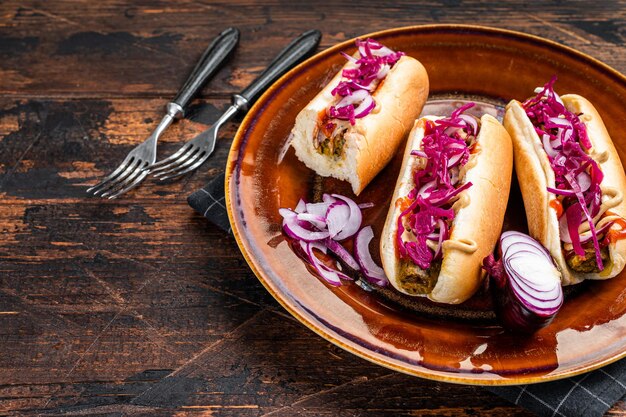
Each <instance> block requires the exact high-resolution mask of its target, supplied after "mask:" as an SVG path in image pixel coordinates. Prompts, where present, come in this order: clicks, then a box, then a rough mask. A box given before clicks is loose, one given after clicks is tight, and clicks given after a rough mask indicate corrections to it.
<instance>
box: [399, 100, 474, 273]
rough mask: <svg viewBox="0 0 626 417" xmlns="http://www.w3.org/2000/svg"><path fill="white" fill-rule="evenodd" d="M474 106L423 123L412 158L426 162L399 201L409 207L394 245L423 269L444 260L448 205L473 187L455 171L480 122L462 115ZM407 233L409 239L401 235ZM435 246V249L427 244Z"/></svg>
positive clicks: (451, 212) (449, 220) (450, 213)
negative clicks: (411, 185) (420, 142)
mask: <svg viewBox="0 0 626 417" xmlns="http://www.w3.org/2000/svg"><path fill="white" fill-rule="evenodd" d="M473 106H474V103H468V104H466V105H464V106H462V107H460V108H458V109H456V110H455V111H454V112H453V113H452V115H451V116H450V117H449V118H445V119H439V120H436V121H427V122H426V125H425V131H424V138H423V139H422V149H416V150H414V151H413V152H411V155H413V156H415V157H418V158H423V159H425V161H424V163H425V166H424V168H423V169H417V170H415V172H414V173H413V182H414V185H415V187H414V188H413V189H412V190H411V191H410V192H409V193H408V195H407V196H406V197H403V198H401V199H400V200H399V201H400V202H403V203H404V204H408V206H406V208H404V207H403V211H402V212H401V214H400V216H399V217H398V230H397V232H396V246H397V249H398V252H399V254H400V257H401V258H402V259H410V260H411V261H412V262H414V263H415V264H416V265H417V266H419V267H420V268H422V269H428V268H430V266H431V263H432V262H433V261H435V260H438V259H441V257H442V244H443V242H444V241H445V240H446V239H448V238H449V236H450V225H451V223H452V220H454V210H452V204H453V203H454V201H456V198H457V197H458V195H459V193H460V192H461V191H464V190H466V189H468V188H469V187H471V186H472V183H471V182H467V183H465V184H460V181H459V169H460V167H461V166H463V165H465V164H466V163H467V161H468V159H469V156H470V149H471V146H472V145H473V139H475V137H476V135H477V134H478V132H477V131H478V123H477V121H476V119H474V118H473V117H472V116H468V115H465V114H463V112H465V111H466V110H467V109H469V108H471V107H473ZM405 231H409V232H410V235H411V237H410V238H408V237H407V236H403V235H404V234H405ZM429 240H430V241H433V242H436V244H437V246H436V248H435V249H433V248H432V247H431V246H433V245H432V244H431V245H430V246H429V245H428V244H427V242H428V241H429Z"/></svg>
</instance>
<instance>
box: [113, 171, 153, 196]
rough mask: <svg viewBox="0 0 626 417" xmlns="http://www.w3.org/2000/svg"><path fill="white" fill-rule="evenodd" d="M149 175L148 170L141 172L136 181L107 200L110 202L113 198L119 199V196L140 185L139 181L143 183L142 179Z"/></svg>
mask: <svg viewBox="0 0 626 417" xmlns="http://www.w3.org/2000/svg"><path fill="white" fill-rule="evenodd" d="M149 173H150V171H148V170H141V171H140V174H139V176H138V177H137V179H135V181H133V182H132V184H130V185H129V186H127V187H126V188H124V189H123V190H120V191H118V192H117V193H115V194H113V195H111V196H109V200H112V199H114V198H117V197H119V196H120V195H122V194H124V193H125V192H127V191H130V190H131V189H133V188H135V187H136V186H138V185H139V183H141V181H143V179H144V178H145V177H146V175H148V174H149Z"/></svg>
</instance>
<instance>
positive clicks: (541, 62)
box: [226, 25, 626, 385]
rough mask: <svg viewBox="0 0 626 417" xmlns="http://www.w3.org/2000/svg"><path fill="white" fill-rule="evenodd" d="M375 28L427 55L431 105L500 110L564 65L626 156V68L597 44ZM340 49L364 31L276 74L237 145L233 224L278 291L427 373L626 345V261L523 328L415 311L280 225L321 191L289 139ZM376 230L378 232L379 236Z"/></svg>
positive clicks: (510, 375)
mask: <svg viewBox="0 0 626 417" xmlns="http://www.w3.org/2000/svg"><path fill="white" fill-rule="evenodd" d="M365 36H369V37H372V38H375V39H377V40H379V41H380V42H382V43H384V44H385V45H388V46H390V47H391V48H394V49H397V50H401V51H405V52H406V53H407V54H408V55H410V56H413V57H415V58H417V59H419V60H420V61H421V62H422V63H423V64H424V65H425V67H426V69H427V70H428V74H429V77H430V83H431V84H430V85H431V104H430V105H431V106H435V107H436V106H437V105H438V103H441V101H440V100H441V99H446V98H448V99H450V98H452V99H459V100H461V99H467V98H468V97H469V98H473V99H478V100H480V101H482V102H484V103H490V104H491V105H492V106H495V107H493V108H494V109H495V110H496V111H497V109H498V107H499V106H502V105H503V104H505V103H506V102H507V101H508V100H510V99H512V98H516V99H520V100H521V99H524V98H526V97H527V96H528V95H529V94H530V93H531V92H532V90H533V89H534V88H535V87H536V86H539V85H543V84H544V83H545V82H546V81H547V80H549V79H550V77H551V76H552V75H553V74H558V77H559V81H558V83H557V85H556V87H557V91H559V92H560V93H562V94H564V93H578V94H581V95H583V96H585V97H587V98H588V99H590V100H591V102H593V103H594V104H595V106H596V107H597V108H598V110H599V111H600V113H601V115H602V117H603V119H604V121H605V123H606V125H607V128H608V130H609V132H610V133H611V136H612V137H613V139H614V141H615V144H616V146H617V149H618V150H619V152H620V156H621V157H622V159H624V157H625V156H626V139H624V138H626V128H625V126H624V103H625V102H626V78H625V77H624V76H623V75H621V74H620V73H618V72H617V71H615V70H613V69H611V68H610V67H608V66H606V65H604V64H602V63H601V62H599V61H597V60H595V59H593V58H591V57H589V56H586V55H584V54H582V53H580V52H577V51H575V50H572V49H569V48H567V47H564V46H562V45H559V44H557V43H554V42H551V41H548V40H545V39H541V38H538V37H535V36H530V35H525V34H522V33H516V32H510V31H505V30H499V29H491V28H484V27H477V26H458V25H432V26H416V27H407V28H400V29H392V30H388V31H384V32H378V33H373V34H370V35H364V37H365ZM340 51H345V52H348V53H352V52H353V51H354V48H353V41H347V42H344V43H341V44H339V45H336V46H334V47H333V48H330V49H328V50H326V51H323V52H321V53H320V54H318V55H316V56H314V57H313V58H311V59H309V60H308V61H306V62H304V63H303V64H301V65H299V66H298V67H297V68H295V69H294V70H292V71H291V72H289V73H288V74H287V75H286V76H284V77H283V78H281V79H280V80H279V81H278V82H277V83H276V84H275V85H273V86H272V87H271V88H270V89H269V90H268V91H267V92H266V93H265V94H264V95H263V96H262V97H261V98H260V99H259V101H258V102H257V103H256V104H255V106H254V107H253V108H252V110H251V111H250V113H249V114H248V116H247V117H246V118H245V120H244V121H243V123H242V125H241V127H240V129H239V131H238V132H237V136H236V137H235V140H234V142H233V145H232V149H231V151H230V156H229V161H228V166H227V168H226V171H227V175H226V198H227V205H228V213H229V216H230V221H231V224H232V229H233V232H234V235H235V237H236V239H237V242H238V244H239V246H240V248H241V251H242V252H243V254H244V256H245V258H246V260H247V261H248V263H249V264H250V267H251V268H252V270H253V271H254V272H255V274H256V275H257V276H258V277H259V279H260V280H261V282H262V283H263V285H264V286H265V287H266V288H267V289H268V291H269V292H270V293H271V294H272V295H273V296H274V297H275V298H276V299H277V300H278V301H279V302H280V303H281V304H282V305H283V306H284V307H285V308H286V309H287V310H288V311H289V312H290V313H291V314H292V315H293V316H294V317H296V318H297V319H298V320H300V321H301V322H302V323H303V324H305V325H306V326H307V327H309V328H310V329H311V330H313V331H315V332H316V333H318V334H319V335H320V336H322V337H324V338H325V339H327V340H329V341H330V342H332V343H334V344H336V345H338V346H340V347H342V348H344V349H346V350H348V351H350V352H352V353H354V354H356V355H358V356H361V357H363V358H365V359H368V360H370V361H372V362H375V363H378V364H380V365H383V366H386V367H389V368H392V369H395V370H397V371H401V372H405V373H409V374H413V375H417V376H421V377H425V378H431V379H437V380H442V381H447V382H456V383H466V384H481V385H498V384H500V385H505V384H521V383H533V382H542V381H549V380H554V379H558V378H563V377H566V376H571V375H575V374H579V373H582V372H585V371H589V370H592V369H595V368H598V367H601V366H603V365H606V364H608V363H610V362H612V361H615V360H617V359H618V358H620V357H623V356H625V355H626V316H624V312H625V311H626V290H625V287H626V274H621V275H620V276H618V277H616V278H615V279H612V280H609V281H605V282H594V283H592V284H591V285H587V286H586V287H585V288H584V289H583V291H579V293H578V294H576V295H573V296H571V297H569V299H568V300H567V302H566V303H565V305H564V306H563V308H562V310H561V311H560V312H559V314H558V316H557V317H556V319H555V320H554V322H553V323H552V324H551V325H550V326H548V327H547V328H544V329H542V330H541V331H539V332H537V333H536V334H534V335H532V336H529V337H518V336H512V335H510V334H508V333H506V332H503V330H502V329H501V328H500V327H499V326H498V325H497V324H495V323H489V322H488V321H487V322H480V323H479V322H475V323H474V322H472V321H469V322H467V321H466V322H460V321H456V320H454V319H451V318H449V317H448V318H445V317H439V318H437V317H433V316H432V315H429V316H426V315H424V314H416V313H415V312H406V311H404V310H402V309H401V308H399V307H398V306H396V305H395V304H394V303H390V302H388V301H386V300H385V298H383V297H381V296H380V295H379V294H375V293H371V292H366V291H364V290H363V289H361V288H360V287H359V286H358V285H356V284H352V283H349V284H346V285H344V286H342V287H340V288H331V287H329V286H327V285H326V284H324V283H323V282H322V281H321V280H320V279H318V278H317V277H316V276H315V275H313V274H312V273H311V272H310V271H309V270H308V269H307V266H306V265H305V263H304V262H303V261H302V260H301V259H300V258H298V256H297V255H296V254H295V253H294V252H293V251H292V249H291V248H290V246H289V243H288V242H287V241H286V240H285V238H284V237H283V235H282V234H281V218H280V216H279V215H278V209H279V208H280V207H294V206H295V205H296V203H297V201H298V199H299V198H311V195H312V192H313V188H314V186H315V184H316V182H315V176H314V175H313V173H312V172H311V171H310V170H308V169H307V168H306V167H305V166H304V165H303V164H302V163H300V162H299V161H298V160H297V159H296V157H295V156H294V153H293V151H292V150H291V149H288V148H287V147H286V144H287V138H288V135H289V131H290V129H291V127H292V125H293V123H294V119H295V117H296V115H297V113H298V112H299V110H300V109H301V108H302V107H303V106H305V105H306V103H307V102H308V101H309V100H310V99H311V98H312V97H313V96H314V95H315V94H316V93H317V92H318V91H319V90H320V89H321V87H322V86H323V85H324V84H325V83H326V82H327V81H328V80H329V79H330V78H331V77H332V75H333V74H335V72H336V71H337V70H338V69H339V68H340V67H341V66H342V65H343V63H344V58H343V57H341V56H340V54H339V52H340ZM444 104H445V102H444ZM407 105H411V103H407ZM433 108H434V107H433ZM500 108H501V107H500ZM398 162H399V158H396V159H395V160H394V162H393V163H392V164H390V165H389V166H388V167H387V168H386V169H385V170H384V171H383V172H382V173H381V174H380V175H379V176H378V177H377V178H376V179H375V180H374V182H373V183H371V184H370V185H369V186H368V188H367V189H366V190H365V191H364V192H363V193H362V194H361V196H359V198H358V199H357V201H358V202H374V203H375V204H376V206H375V207H374V208H371V209H368V210H365V223H366V224H368V223H369V224H373V226H374V230H375V233H376V234H377V235H378V234H379V233H380V231H381V229H382V225H383V222H384V219H385V216H386V213H387V207H388V205H389V200H390V198H391V194H392V191H393V189H392V187H393V184H394V183H395V178H396V174H397V172H398V169H399V168H398ZM317 184H318V186H319V181H318V182H317ZM321 186H322V187H323V188H324V189H325V191H333V192H338V193H343V194H345V195H352V194H351V193H350V191H349V188H348V187H347V185H346V184H343V183H340V182H337V181H333V180H324V181H323V182H322V184H321ZM521 207H522V202H521V198H520V196H519V191H517V189H516V188H515V187H514V189H513V190H512V196H511V200H510V207H509V208H510V210H509V211H508V213H507V221H506V223H505V228H511V227H512V228H521V229H523V228H524V227H525V220H524V214H523V210H522V209H521ZM377 244H378V242H373V243H372V248H374V247H377V246H374V245H377ZM374 252H376V251H374ZM375 256H376V254H375Z"/></svg>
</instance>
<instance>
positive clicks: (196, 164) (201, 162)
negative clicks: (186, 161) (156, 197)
mask: <svg viewBox="0 0 626 417" xmlns="http://www.w3.org/2000/svg"><path fill="white" fill-rule="evenodd" d="M209 156H211V153H210V152H207V153H206V154H205V155H204V156H203V157H202V158H200V160H198V161H197V162H196V163H195V164H193V165H192V166H190V167H189V168H187V169H185V170H184V171H181V172H177V173H175V174H173V175H168V176H167V177H161V178H160V179H161V181H164V180H169V179H172V178H176V177H179V176H181V175H185V174H186V173H188V172H191V171H193V170H195V169H197V168H198V167H199V166H200V165H202V164H203V163H204V161H206V160H207V159H208V158H209Z"/></svg>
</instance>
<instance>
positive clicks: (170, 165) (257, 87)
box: [146, 30, 321, 181]
mask: <svg viewBox="0 0 626 417" xmlns="http://www.w3.org/2000/svg"><path fill="white" fill-rule="evenodd" d="M320 38H321V33H320V31H318V30H309V31H307V32H304V33H303V34H302V35H300V36H299V37H298V38H296V39H294V40H293V41H292V42H291V43H290V44H289V45H287V47H285V49H283V50H282V51H281V52H280V53H279V54H278V56H276V58H274V60H273V61H272V62H271V63H270V65H269V66H268V67H267V68H266V69H265V71H263V73H262V74H261V75H260V76H259V77H258V78H257V79H256V80H254V81H253V82H252V84H250V85H249V86H248V87H247V88H246V89H245V90H244V91H242V92H241V93H240V94H234V95H233V96H232V104H231V105H230V107H228V109H227V110H226V111H225V112H224V113H223V114H222V116H221V117H220V118H219V119H218V120H217V121H216V122H215V123H214V124H213V126H211V127H210V128H209V129H207V130H205V131H204V132H202V133H200V134H199V135H197V136H196V137H195V138H193V139H192V140H191V141H189V142H187V143H186V144H184V145H183V146H182V147H181V148H180V149H178V151H176V152H175V153H174V154H172V155H171V156H169V157H168V158H166V159H163V160H161V161H159V162H157V163H156V164H154V165H151V166H150V167H148V169H147V170H146V171H148V170H149V171H150V172H152V173H153V175H154V176H155V177H156V178H158V179H160V180H161V181H163V180H167V179H172V178H176V177H179V176H181V175H184V174H187V173H188V172H191V171H193V170H195V169H197V168H198V167H199V166H200V165H202V164H203V163H204V161H206V160H207V158H208V157H209V156H211V154H212V153H213V150H214V149H215V142H216V141H217V132H218V130H219V128H220V127H221V126H222V125H223V124H224V123H226V122H227V121H228V120H229V119H230V118H231V117H233V116H234V115H235V114H237V113H238V112H240V111H242V112H246V111H247V110H248V108H249V106H250V104H251V103H252V101H253V100H254V99H255V98H256V97H257V96H258V95H259V93H260V92H261V91H263V90H265V89H266V88H267V87H268V86H269V85H270V84H272V83H273V82H274V81H275V80H276V79H277V78H278V77H280V76H281V75H282V74H284V73H285V72H286V71H287V70H288V69H290V68H291V67H292V66H294V65H295V64H296V63H298V62H299V61H300V60H301V59H302V58H304V57H306V56H307V55H308V54H309V53H311V52H312V51H313V50H314V49H315V48H316V47H317V44H318V43H319V41H320Z"/></svg>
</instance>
